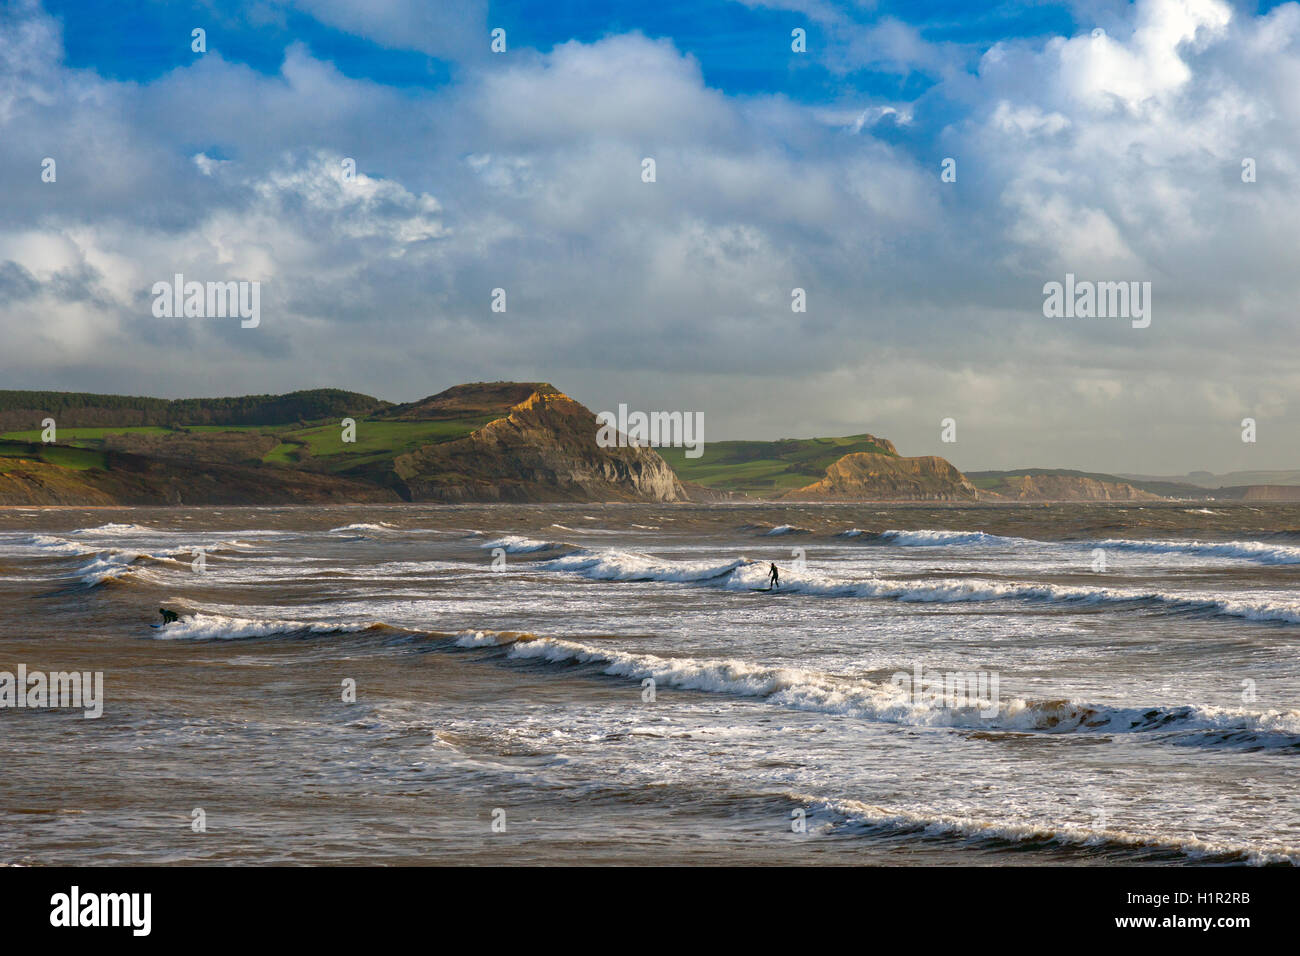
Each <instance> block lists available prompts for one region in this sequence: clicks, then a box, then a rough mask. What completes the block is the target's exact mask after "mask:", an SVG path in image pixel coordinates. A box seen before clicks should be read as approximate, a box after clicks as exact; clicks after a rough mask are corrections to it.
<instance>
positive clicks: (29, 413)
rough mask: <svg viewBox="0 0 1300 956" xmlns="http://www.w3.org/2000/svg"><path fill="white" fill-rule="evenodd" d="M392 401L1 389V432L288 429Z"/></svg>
mask: <svg viewBox="0 0 1300 956" xmlns="http://www.w3.org/2000/svg"><path fill="white" fill-rule="evenodd" d="M388 407H390V403H389V402H384V401H380V400H379V399H377V398H372V397H371V396H369V395H361V394H359V393H357V392H345V391H343V390H342V389H337V388H318V389H312V390H310V391H302V392H290V393H288V394H286V395H241V396H239V397H236V398H182V399H174V400H173V399H165V398H145V397H142V396H136V395H96V394H93V393H90V392H35V391H14V390H10V389H0V432H10V431H35V430H39V429H40V427H41V421H42V420H43V419H45V418H53V419H54V420H55V422H57V423H58V425H59V426H60V427H91V428H96V427H98V428H104V427H133V428H140V427H160V428H165V427H168V426H171V425H230V426H235V427H248V426H255V425H285V424H290V423H294V422H299V421H311V420H313V419H318V418H334V417H336V416H337V417H340V418H343V417H353V418H355V417H358V416H364V415H369V414H371V413H373V412H376V411H379V410H381V409H385V408H388Z"/></svg>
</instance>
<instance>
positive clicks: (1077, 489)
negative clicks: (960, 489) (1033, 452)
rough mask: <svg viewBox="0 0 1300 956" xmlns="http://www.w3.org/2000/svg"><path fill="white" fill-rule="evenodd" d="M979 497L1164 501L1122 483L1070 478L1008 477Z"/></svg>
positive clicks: (1038, 499) (984, 490)
mask: <svg viewBox="0 0 1300 956" xmlns="http://www.w3.org/2000/svg"><path fill="white" fill-rule="evenodd" d="M981 497H987V498H990V499H993V500H999V499H1002V500H1007V501H1164V500H1165V499H1164V498H1162V497H1161V496H1160V495H1156V494H1152V493H1151V492H1149V491H1143V490H1141V489H1140V488H1135V487H1134V486H1133V485H1130V484H1128V483H1127V482H1123V481H1105V480H1103V479H1098V478H1085V477H1080V476H1071V475H1044V474H1037V475H1011V476H1008V477H1005V478H1003V479H1001V481H1000V482H999V483H998V484H996V485H994V486H993V487H991V488H986V489H983V490H982V491H981Z"/></svg>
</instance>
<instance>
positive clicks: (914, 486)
mask: <svg viewBox="0 0 1300 956" xmlns="http://www.w3.org/2000/svg"><path fill="white" fill-rule="evenodd" d="M781 497H782V499H785V500H796V501H974V500H975V499H976V498H977V497H978V492H977V491H976V488H975V486H974V485H972V484H971V483H970V482H969V481H967V480H966V477H965V476H964V475H963V474H962V473H961V472H960V471H958V470H957V469H956V468H954V467H953V466H952V465H951V464H950V463H949V462H947V461H946V460H944V459H943V458H938V457H936V456H934V455H926V456H923V457H920V458H899V457H894V456H892V455H878V454H873V453H871V452H854V453H853V454H850V455H845V456H844V457H843V458H840V459H839V460H838V461H835V462H833V463H832V464H831V465H830V466H829V467H828V468H827V469H826V477H824V478H823V479H822V480H821V481H818V482H815V483H814V484H811V485H806V486H804V487H803V488H796V489H795V490H794V491H790V492H787V493H786V494H784V495H782V496H781Z"/></svg>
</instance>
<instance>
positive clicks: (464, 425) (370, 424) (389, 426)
mask: <svg viewBox="0 0 1300 956" xmlns="http://www.w3.org/2000/svg"><path fill="white" fill-rule="evenodd" d="M496 417H498V416H495V415H488V416H480V417H478V418H466V419H455V420H452V421H440V422H430V421H418V422H390V421H376V420H373V419H363V420H361V421H358V422H357V429H356V441H355V442H344V441H343V429H342V427H341V426H340V425H339V424H338V423H337V422H330V423H329V424H328V425H317V426H314V427H311V428H296V429H286V430H282V431H277V432H276V434H277V435H278V436H279V437H280V439H281V442H280V444H279V445H277V446H276V447H275V448H272V449H271V450H270V451H269V452H267V453H266V455H264V456H263V458H262V461H264V462H266V463H267V464H275V465H295V464H298V463H299V462H302V461H306V460H308V459H312V460H316V461H323V463H324V464H325V465H326V466H327V467H328V469H329V470H330V471H348V470H351V469H353V468H364V467H366V466H367V465H373V464H378V463H381V462H386V461H390V460H392V459H393V458H395V457H396V456H398V455H405V454H408V453H410V452H413V451H416V450H417V449H419V448H421V447H422V446H424V445H434V444H438V443H439V442H445V441H453V440H455V439H457V438H464V437H465V436H466V435H468V434H469V433H470V432H472V431H474V430H475V429H476V428H481V427H482V426H483V425H486V424H487V423H488V422H490V421H492V420H493V419H494V418H496Z"/></svg>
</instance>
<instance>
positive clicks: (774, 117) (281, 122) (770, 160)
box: [0, 0, 1300, 473]
mask: <svg viewBox="0 0 1300 956" xmlns="http://www.w3.org/2000/svg"><path fill="white" fill-rule="evenodd" d="M195 27H202V28H203V29H205V30H206V31H207V46H208V49H207V51H206V52H204V53H202V54H196V53H195V52H193V51H192V50H191V49H190V31H191V30H192V29H193V28H195ZM497 27H500V28H502V29H504V30H505V31H506V35H507V46H508V49H507V52H506V53H504V54H494V53H492V52H490V50H489V42H490V36H489V31H491V30H492V29H494V28H497ZM796 27H798V28H802V29H805V30H806V31H807V44H808V51H807V53H805V54H797V53H794V52H793V51H792V50H791V49H790V42H791V39H790V33H791V30H792V29H795V28H796ZM1297 88H1300V5H1297V4H1296V3H1283V4H1271V3H1270V4H1254V3H1250V2H1240V3H1238V2H1229V0H1140V2H1137V3H1125V2H1118V0H1073V2H1067V3H996V2H995V3H986V4H979V3H968V2H942V3H940V2H935V3H887V2H878V3H872V2H869V0H864V2H855V0H843V2H836V0H761V2H760V0H743V2H716V3H686V2H678V0H666V2H659V3H652V4H643V3H636V4H633V3H627V4H617V3H614V4H611V3H600V4H597V3H565V2H533V0H514V2H498V3H484V2H476V0H465V2H459V3H454V4H428V3H420V2H415V0H374V2H372V3H367V4H355V3H350V2H345V0H252V2H248V3H233V4H231V3H222V4H216V3H161V2H160V3H153V2H134V3H132V2H116V3H109V2H100V0H93V2H89V0H87V2H64V0H46V2H44V3H38V2H35V0H7V2H5V3H4V4H3V6H0V171H3V174H4V175H6V176H7V177H8V178H7V180H6V189H5V193H4V195H5V202H4V203H3V204H0V324H2V328H3V332H4V333H5V335H6V338H7V341H8V342H9V344H10V348H9V350H8V352H7V353H6V355H5V356H4V357H0V374H2V375H3V376H4V379H5V381H6V382H7V383H8V384H9V385H10V386H12V387H23V386H31V387H37V386H40V387H59V388H67V389H79V390H98V391H127V392H147V393H151V394H159V395H168V396H177V395H190V394H195V393H204V394H214V395H217V394H233V393H242V392H270V391H287V390H291V389H294V388H305V387H316V386H320V385H335V386H339V387H346V388H354V389H358V390H360V391H366V392H369V393H371V394H377V395H380V396H382V397H384V398H389V399H393V400H410V399H414V398H418V397H421V396H423V395H427V394H430V393H433V392H436V391H438V390H440V389H442V388H445V387H447V386H448V385H451V384H454V383H456V382H461V381H467V380H474V379H497V378H511V379H520V380H535V379H541V380H548V381H552V382H553V383H555V384H556V385H558V386H559V387H561V388H563V389H565V390H566V391H568V392H570V393H571V394H573V395H574V396H575V397H577V398H579V399H580V400H582V401H583V402H585V403H586V404H588V405H589V406H591V407H592V408H594V409H596V410H599V409H602V408H613V407H616V406H617V405H618V404H620V403H627V404H628V405H629V406H630V407H633V408H645V409H674V408H680V409H681V410H685V411H697V410H698V411H703V412H704V413H705V418H706V422H707V423H708V425H707V434H706V439H722V438H738V437H753V438H775V437H781V436H787V435H809V434H848V433H855V432H861V431H872V432H874V433H876V434H881V435H885V436H888V437H890V438H891V439H893V440H895V442H896V443H897V444H898V445H899V447H900V448H901V449H902V450H903V451H904V452H905V453H912V454H924V453H932V454H942V455H944V456H945V457H948V458H950V459H951V460H953V461H954V462H955V463H957V464H958V465H959V466H960V467H963V468H966V469H975V468H993V467H1017V466H1023V465H1037V466H1057V467H1078V468H1087V469H1109V470H1116V471H1145V472H1166V473H1178V472H1183V471H1187V470H1191V469H1197V468H1210V469H1214V470H1227V469H1230V468H1246V467H1250V468H1260V467H1293V466H1295V465H1296V463H1297V462H1296V458H1295V453H1294V451H1293V449H1294V448H1296V447H1300V416H1298V415H1296V414H1294V412H1295V409H1294V408H1293V406H1294V403H1295V399H1293V397H1292V396H1293V395H1295V394H1296V386H1297V385H1300V376H1298V375H1297V372H1296V369H1295V367H1294V362H1293V361H1292V359H1291V355H1290V352H1291V340H1292V338H1293V315H1294V307H1295V302H1296V301H1297V300H1298V299H1300V280H1298V279H1297V277H1296V274H1295V269H1294V263H1293V259H1294V249H1295V248H1297V247H1300V223H1298V222H1297V217H1295V216H1294V215H1292V214H1291V213H1290V212H1289V210H1293V209H1294V208H1295V203H1296V200H1297V198H1300V197H1297V195H1296V192H1297V184H1298V183H1300V166H1298V165H1297V162H1298V160H1300V105H1297V101H1296V97H1295V95H1294V94H1295V90H1296V89H1297ZM647 158H652V159H653V160H654V161H655V163H656V164H657V167H656V168H657V178H656V179H655V181H654V182H651V183H647V182H645V181H643V179H642V175H641V173H642V168H643V162H644V161H645V160H646V159H647ZM47 159H53V160H56V161H57V170H58V175H57V180H56V181H53V182H47V181H45V180H43V179H42V177H41V168H42V163H43V162H44V161H45V160H47ZM945 159H951V160H953V161H954V162H955V164H956V165H955V167H954V168H956V169H957V170H958V175H957V177H956V179H955V181H952V182H949V181H947V180H944V179H942V178H941V164H942V163H943V161H944V160H945ZM1248 159H1249V161H1250V162H1251V163H1252V164H1255V166H1257V168H1258V175H1257V176H1255V177H1253V178H1252V179H1251V180H1250V181H1249V182H1247V181H1246V180H1245V178H1244V177H1243V175H1242V164H1243V162H1245V161H1247V160H1248ZM349 161H350V162H353V163H355V166H356V170H357V176H356V178H355V180H344V179H342V178H341V177H340V173H339V170H340V169H341V168H342V165H343V164H344V163H346V162H349ZM1252 168H1254V167H1252ZM176 272H184V273H185V274H187V275H188V276H192V277H194V278H196V279H200V280H202V279H211V280H228V279H230V280H233V279H244V280H250V281H258V282H260V283H261V284H262V289H263V302H264V306H263V310H264V316H265V318H264V320H263V322H262V323H261V325H260V326H259V327H258V328H257V329H256V330H244V329H240V328H239V326H238V325H237V324H236V325H234V326H233V327H232V326H231V325H229V324H222V323H221V322H208V321H200V322H194V321H191V322H179V321H176V320H170V321H169V320H165V319H159V318H157V317H155V316H153V315H152V314H151V312H150V303H149V290H150V288H151V287H152V285H153V283H154V282H156V281H158V280H159V279H162V278H165V277H170V276H171V275H174V274H175V273H176ZM1067 273H1072V274H1076V275H1078V276H1079V277H1080V278H1087V279H1093V280H1096V281H1125V282H1128V281H1147V282H1151V283H1152V288H1153V301H1154V313H1153V315H1154V317H1153V322H1152V324H1151V325H1150V327H1149V328H1145V329H1135V328H1132V327H1131V326H1130V325H1129V323H1127V322H1126V321H1115V320H1101V319H1097V320H1091V321H1078V320H1063V319H1052V318H1048V317H1046V316H1045V315H1044V313H1043V309H1042V305H1043V291H1042V290H1043V288H1044V284H1045V283H1048V282H1051V281H1060V280H1062V279H1063V277H1064V276H1065V275H1066V274H1067ZM497 288H502V289H505V290H506V291H507V293H508V296H509V303H510V304H509V308H508V311H507V312H505V313H494V312H492V311H491V310H490V308H489V307H488V302H489V298H490V295H491V293H492V290H494V289H497ZM795 288H801V289H804V290H805V292H806V296H807V301H808V302H809V308H808V311H807V312H805V313H796V312H793V311H792V310H791V308H790V303H791V295H792V290H793V289H795ZM1246 416H1251V417H1255V418H1257V420H1258V421H1259V429H1258V431H1259V435H1260V440H1259V442H1258V443H1257V444H1256V445H1253V446H1250V447H1243V445H1242V443H1241V442H1240V440H1239V432H1240V421H1241V419H1242V418H1243V417H1246ZM949 417H952V418H955V419H956V420H957V422H958V429H957V432H958V436H959V437H958V442H957V444H956V445H955V446H954V445H950V444H946V443H941V442H940V440H939V438H940V425H939V423H940V422H941V421H942V420H943V419H945V418H949Z"/></svg>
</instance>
